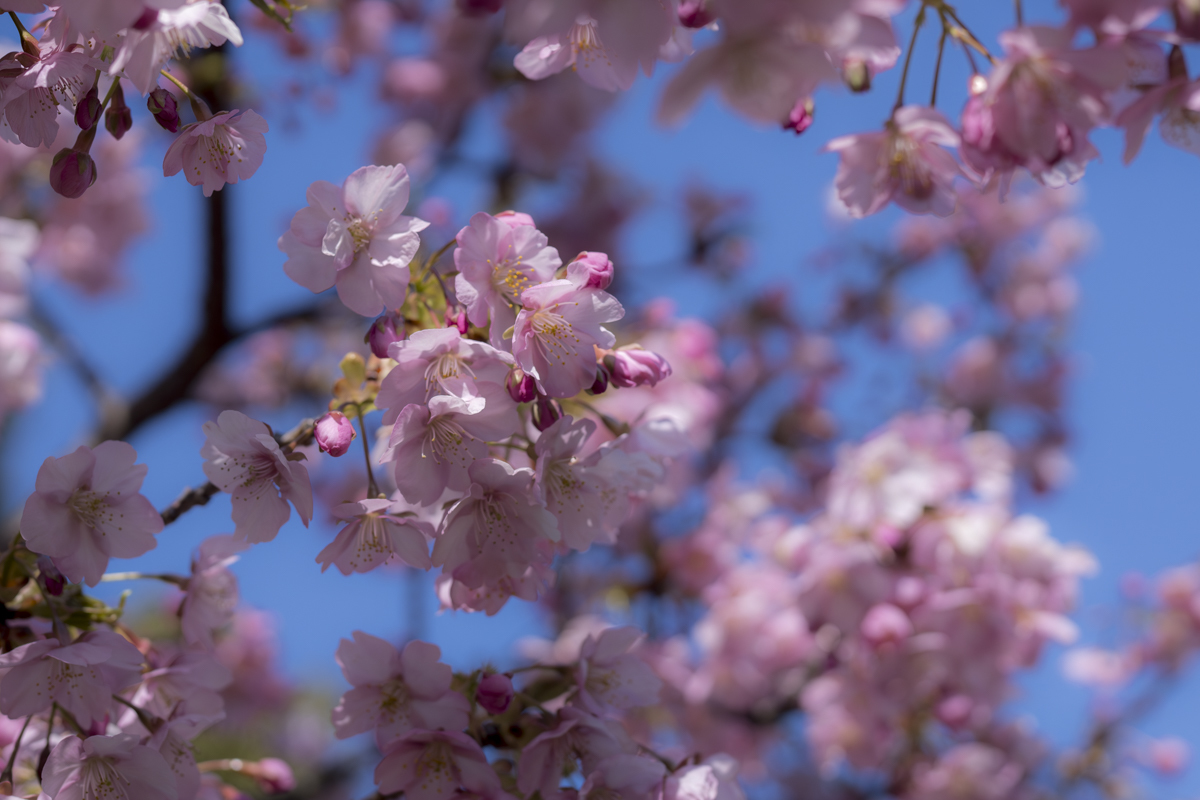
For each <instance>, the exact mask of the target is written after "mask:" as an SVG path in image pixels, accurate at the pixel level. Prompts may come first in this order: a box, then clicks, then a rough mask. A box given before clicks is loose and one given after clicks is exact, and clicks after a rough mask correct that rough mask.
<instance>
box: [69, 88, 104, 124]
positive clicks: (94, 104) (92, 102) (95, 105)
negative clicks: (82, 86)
mask: <svg viewBox="0 0 1200 800" xmlns="http://www.w3.org/2000/svg"><path fill="white" fill-rule="evenodd" d="M100 109H101V106H100V92H99V90H98V89H97V87H95V86H93V87H92V88H91V89H88V93H87V94H85V95H84V96H83V97H82V98H81V99H80V100H79V102H78V103H77V104H76V105H75V124H76V125H78V126H79V129H80V130H81V131H86V130H87V129H88V128H90V127H92V126H93V125H95V124H96V123H97V122H99V121H100Z"/></svg>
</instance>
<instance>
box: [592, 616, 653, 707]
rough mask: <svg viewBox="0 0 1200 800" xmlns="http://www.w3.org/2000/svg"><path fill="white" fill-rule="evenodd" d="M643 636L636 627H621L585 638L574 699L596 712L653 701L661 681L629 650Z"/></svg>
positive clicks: (631, 649) (649, 703) (635, 645)
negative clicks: (577, 690) (577, 691)
mask: <svg viewBox="0 0 1200 800" xmlns="http://www.w3.org/2000/svg"><path fill="white" fill-rule="evenodd" d="M644 638H645V634H643V633H642V632H641V631H639V630H638V629H637V628H633V627H624V628H609V629H607V630H605V631H603V632H601V633H600V634H599V635H598V636H595V637H592V636H589V637H588V638H587V639H585V640H584V641H583V646H582V647H581V648H580V650H579V669H578V672H577V673H576V680H577V682H578V685H579V694H578V695H576V698H575V702H577V703H579V704H580V705H581V706H583V707H584V708H586V709H587V710H588V711H590V712H592V713H593V714H596V715H598V716H604V715H610V714H614V713H619V710H621V709H626V708H634V707H636V706H648V705H653V704H654V703H655V702H657V700H658V692H659V690H660V689H661V688H662V681H660V680H659V679H658V676H656V675H655V674H654V670H653V669H652V668H651V667H650V665H649V664H647V663H646V662H645V661H643V660H642V658H641V657H640V656H638V655H637V654H636V653H634V652H633V650H634V649H635V648H636V647H637V645H638V644H640V643H641V641H642V639H644Z"/></svg>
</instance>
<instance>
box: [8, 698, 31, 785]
mask: <svg viewBox="0 0 1200 800" xmlns="http://www.w3.org/2000/svg"><path fill="white" fill-rule="evenodd" d="M31 719H33V714H30V715H29V716H27V717H25V724H24V725H22V726H21V732H20V733H18V734H17V740H16V741H15V742H13V746H12V753H11V754H10V755H9V757H8V763H7V764H5V765H4V772H0V783H3V782H4V781H8V782H9V783H10V784H11V783H12V780H13V765H14V764H16V763H17V751H18V750H20V749H21V740H22V739H23V738H25V729H26V728H28V727H29V720H31Z"/></svg>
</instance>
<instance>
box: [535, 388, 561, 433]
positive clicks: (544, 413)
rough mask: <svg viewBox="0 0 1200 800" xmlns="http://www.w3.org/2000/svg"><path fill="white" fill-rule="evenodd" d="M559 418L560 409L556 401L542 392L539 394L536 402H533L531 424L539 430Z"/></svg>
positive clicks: (547, 426) (542, 429)
mask: <svg viewBox="0 0 1200 800" xmlns="http://www.w3.org/2000/svg"><path fill="white" fill-rule="evenodd" d="M560 419H562V409H561V408H559V406H558V403H556V402H554V401H553V400H551V399H550V398H549V397H547V396H546V395H544V394H539V395H538V398H537V402H536V403H534V404H533V426H534V427H535V428H537V429H538V430H539V431H544V430H546V429H547V428H549V427H550V426H551V425H553V424H554V423H556V422H558V421H559V420H560Z"/></svg>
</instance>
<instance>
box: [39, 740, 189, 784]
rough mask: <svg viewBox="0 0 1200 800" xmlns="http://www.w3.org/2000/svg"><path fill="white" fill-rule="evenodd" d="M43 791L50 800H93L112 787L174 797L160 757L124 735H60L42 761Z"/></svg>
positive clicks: (171, 777) (172, 781)
mask: <svg viewBox="0 0 1200 800" xmlns="http://www.w3.org/2000/svg"><path fill="white" fill-rule="evenodd" d="M42 791H44V792H45V793H46V794H47V795H48V796H49V797H51V798H54V800H92V799H93V798H99V797H103V796H104V795H107V794H111V793H112V792H114V791H122V792H123V793H124V795H125V796H126V797H130V798H133V797H136V798H137V800H177V798H178V793H177V792H176V788H175V776H174V775H173V774H172V773H171V768H170V767H169V766H167V762H166V761H165V760H164V759H163V757H162V755H160V754H159V753H158V752H157V751H155V750H153V749H152V748H150V747H146V746H145V745H141V744H138V737H137V736H134V735H132V734H128V733H119V734H117V735H116V736H89V737H87V738H86V739H80V738H79V737H78V736H66V737H64V738H63V739H61V740H60V741H59V742H58V744H56V745H55V746H54V750H53V751H51V753H50V758H48V759H47V760H46V768H45V770H44V771H43V772H42Z"/></svg>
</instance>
